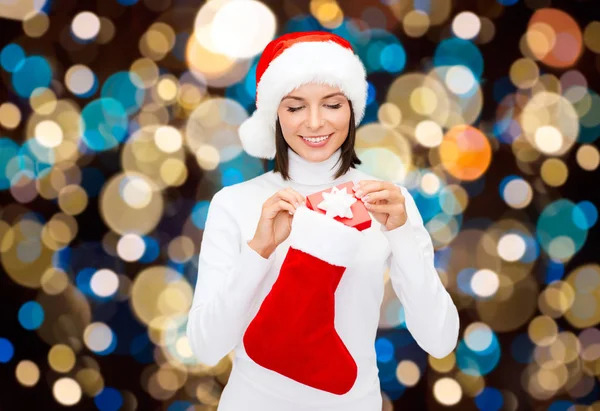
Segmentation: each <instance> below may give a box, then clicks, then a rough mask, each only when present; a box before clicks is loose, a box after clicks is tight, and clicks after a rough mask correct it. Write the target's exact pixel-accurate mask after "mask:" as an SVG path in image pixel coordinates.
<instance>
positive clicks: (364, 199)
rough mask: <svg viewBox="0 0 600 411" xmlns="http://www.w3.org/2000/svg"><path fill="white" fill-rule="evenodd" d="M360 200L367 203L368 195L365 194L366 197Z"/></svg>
mask: <svg viewBox="0 0 600 411" xmlns="http://www.w3.org/2000/svg"><path fill="white" fill-rule="evenodd" d="M361 200H362V201H363V202H365V203H366V202H367V201H369V195H368V194H367V195H366V196H364V197H363V198H361Z"/></svg>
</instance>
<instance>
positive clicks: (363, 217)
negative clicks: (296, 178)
mask: <svg viewBox="0 0 600 411" xmlns="http://www.w3.org/2000/svg"><path fill="white" fill-rule="evenodd" d="M353 186H354V183H353V182H352V181H350V182H348V183H344V184H340V185H338V186H335V187H332V188H328V189H327V190H323V191H319V192H317V193H314V194H311V195H309V196H307V197H306V205H307V207H308V208H310V209H311V210H314V211H317V212H320V213H321V214H325V215H326V216H328V217H332V218H333V219H335V220H337V221H339V222H341V223H344V224H346V225H347V226H350V227H354V228H356V229H357V230H359V231H363V230H366V229H367V228H369V227H371V215H370V214H369V211H368V210H367V208H366V207H365V205H364V204H363V202H362V201H360V199H358V198H356V196H354V190H352V187H353Z"/></svg>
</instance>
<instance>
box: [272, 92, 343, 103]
mask: <svg viewBox="0 0 600 411" xmlns="http://www.w3.org/2000/svg"><path fill="white" fill-rule="evenodd" d="M343 95H344V93H341V92H337V93H332V94H327V95H326V96H325V97H323V98H322V99H321V100H325V99H328V98H330V97H335V96H343ZM286 98H291V99H293V100H300V101H304V99H303V98H302V97H298V96H292V95H288V96H285V97H284V98H282V99H281V101H283V100H285V99H286Z"/></svg>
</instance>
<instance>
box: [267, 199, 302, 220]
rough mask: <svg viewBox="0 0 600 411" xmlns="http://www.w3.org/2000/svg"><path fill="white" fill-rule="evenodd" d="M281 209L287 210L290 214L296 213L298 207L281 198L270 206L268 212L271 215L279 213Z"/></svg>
mask: <svg viewBox="0 0 600 411" xmlns="http://www.w3.org/2000/svg"><path fill="white" fill-rule="evenodd" d="M281 211H287V212H288V213H290V214H294V212H295V211H296V207H294V206H293V205H292V204H290V203H289V202H287V201H285V200H279V201H277V202H276V203H274V204H273V205H271V206H270V207H268V213H269V215H271V216H275V215H277V214H279V212H281Z"/></svg>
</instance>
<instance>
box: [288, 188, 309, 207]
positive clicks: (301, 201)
mask: <svg viewBox="0 0 600 411" xmlns="http://www.w3.org/2000/svg"><path fill="white" fill-rule="evenodd" d="M288 191H289V192H290V193H292V195H293V196H294V197H295V198H296V201H297V202H298V204H299V205H304V203H305V202H306V199H305V198H304V196H303V195H302V194H300V193H299V192H297V191H296V190H294V189H293V188H288Z"/></svg>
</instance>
